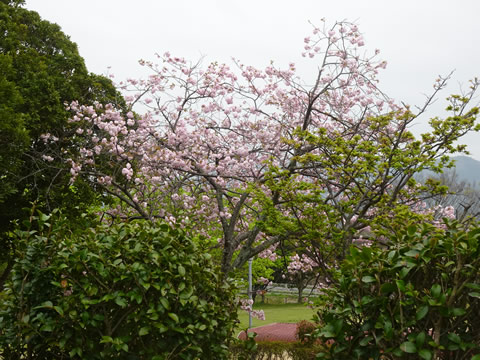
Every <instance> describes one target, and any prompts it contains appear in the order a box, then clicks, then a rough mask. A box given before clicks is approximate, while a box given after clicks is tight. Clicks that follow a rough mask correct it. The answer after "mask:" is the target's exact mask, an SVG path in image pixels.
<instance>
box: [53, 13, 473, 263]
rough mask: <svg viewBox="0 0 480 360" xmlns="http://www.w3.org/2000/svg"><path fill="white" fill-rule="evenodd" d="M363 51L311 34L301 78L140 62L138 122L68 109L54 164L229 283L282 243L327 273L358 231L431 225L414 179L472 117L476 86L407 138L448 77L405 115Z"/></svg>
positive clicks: (351, 42) (129, 89) (104, 107)
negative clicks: (218, 269) (213, 259)
mask: <svg viewBox="0 0 480 360" xmlns="http://www.w3.org/2000/svg"><path fill="white" fill-rule="evenodd" d="M363 45H364V41H363V38H362V35H361V33H360V32H359V31H358V28H357V26H356V25H355V24H352V23H348V22H341V23H336V24H334V25H333V26H331V27H330V26H327V25H326V24H324V25H323V28H314V29H313V35H312V36H311V37H307V38H305V40H304V49H305V52H304V54H303V55H304V56H305V57H306V58H307V59H308V60H310V59H311V61H313V62H315V63H314V66H315V67H314V68H315V69H316V72H315V73H314V74H313V76H312V78H311V79H308V80H303V79H300V78H299V77H298V75H297V73H296V66H295V64H294V63H291V64H289V66H288V67H287V68H286V69H279V68H277V67H275V66H274V65H273V64H272V65H270V66H267V67H266V68H265V69H263V70H260V69H256V68H254V67H252V66H247V65H244V64H242V63H240V62H239V61H235V63H234V66H233V68H231V67H229V66H228V65H225V64H219V63H216V62H214V63H211V64H209V65H208V66H205V67H203V66H202V64H201V63H190V62H188V61H186V60H185V59H182V58H178V57H174V56H172V55H170V54H169V53H166V54H165V55H164V56H159V58H160V62H161V63H160V64H158V65H157V64H154V63H151V62H146V61H142V62H141V64H142V65H145V66H147V67H148V68H150V69H151V75H150V76H149V77H148V78H147V79H140V80H135V79H130V80H128V81H127V82H126V83H124V84H120V85H121V86H122V88H123V89H124V90H125V91H126V93H127V97H126V99H127V101H128V102H129V103H130V104H131V106H133V105H135V104H141V106H140V107H139V108H138V109H139V110H138V112H139V113H143V115H140V116H137V115H135V114H134V113H133V112H129V113H127V114H122V113H121V112H120V111H118V110H116V109H115V106H112V105H108V104H102V103H97V104H96V105H94V106H88V105H83V104H82V103H81V102H80V101H78V102H74V103H72V104H71V106H70V110H71V111H72V118H71V123H72V126H74V127H76V128H75V131H74V132H72V136H74V137H75V139H76V141H77V143H78V145H79V146H78V147H75V148H70V149H69V151H68V154H65V153H60V152H57V153H56V154H53V153H52V157H55V158H63V159H64V161H66V162H67V163H68V164H69V165H70V171H71V173H72V176H73V178H74V179H83V180H85V181H89V182H90V183H91V184H92V186H95V187H99V188H102V189H103V191H104V192H106V193H110V194H112V195H115V196H116V197H117V198H118V199H119V202H118V203H117V204H116V206H114V207H108V208H106V209H105V210H106V213H108V214H110V215H111V216H113V217H117V218H118V217H119V218H124V219H125V218H139V217H140V218H144V219H150V220H152V219H155V218H159V217H160V218H165V219H166V220H167V221H168V222H169V223H171V224H175V225H176V226H180V227H184V228H190V229H192V230H194V231H197V232H199V233H201V234H203V235H204V236H205V237H207V238H210V239H212V240H213V241H212V244H211V245H212V248H218V247H219V248H221V249H222V255H221V258H222V260H221V261H222V266H223V269H224V271H225V272H228V271H229V270H231V269H234V268H238V267H240V266H242V265H243V264H244V263H245V262H246V261H247V259H248V258H250V257H253V256H256V255H259V254H262V253H264V252H272V251H275V248H276V247H278V246H282V244H283V243H285V242H286V241H290V242H295V244H296V245H295V246H296V247H301V248H304V249H311V251H310V252H311V253H312V254H309V255H310V256H311V257H312V256H313V258H314V259H315V262H316V263H317V264H324V268H325V270H326V269H327V267H328V266H330V265H331V264H332V263H335V261H337V260H339V259H341V258H343V257H344V256H345V255H346V253H347V251H348V248H349V245H350V244H351V243H352V241H353V240H354V238H355V236H356V235H358V233H359V232H360V231H362V230H364V231H371V230H372V229H373V230H378V231H381V230H382V229H383V230H384V228H385V227H388V231H390V232H391V231H395V224H402V223H404V222H405V221H414V220H413V219H416V218H415V217H413V216H412V215H411V211H412V210H415V212H416V213H417V214H419V215H417V216H424V215H425V216H427V215H428V211H425V210H426V209H424V208H423V203H422V202H421V201H420V198H419V194H421V193H426V192H427V190H428V191H430V192H431V191H436V190H435V187H436V186H435V184H433V183H429V184H427V185H426V186H419V185H418V184H417V183H416V181H415V180H414V175H415V174H416V173H418V172H420V171H422V170H424V169H431V170H433V171H438V170H440V169H441V168H442V167H443V166H445V165H448V156H445V155H448V154H451V153H454V152H457V151H463V150H464V147H462V146H457V145H454V144H455V141H456V140H457V139H459V138H460V137H461V136H462V135H463V134H465V133H466V132H468V131H470V130H472V129H474V127H475V119H476V114H477V112H478V110H477V109H476V108H470V107H469V100H470V97H471V96H472V95H473V94H474V93H475V91H476V89H477V86H478V83H477V82H473V83H472V88H471V92H470V93H468V94H466V96H452V97H451V98H450V105H449V110H450V111H451V116H449V117H447V118H445V119H439V118H434V119H432V120H431V121H430V124H431V126H432V128H433V130H432V132H431V133H426V134H423V135H422V136H421V138H420V139H415V137H414V136H413V135H412V133H411V132H410V131H409V127H410V126H411V124H412V123H413V122H414V121H416V119H417V118H418V117H419V116H420V115H422V114H423V113H424V110H425V109H426V108H427V107H428V105H429V104H430V103H431V101H432V100H433V98H434V97H435V96H436V95H437V92H438V91H440V90H441V89H442V88H443V87H444V86H445V84H446V81H447V79H444V78H439V79H438V80H437V82H436V83H435V85H434V93H433V94H432V97H431V98H429V99H427V101H426V103H425V106H423V107H421V108H420V110H419V111H417V112H416V113H414V112H413V111H411V109H410V108H409V107H407V106H403V105H400V104H398V103H396V102H395V101H394V100H392V99H390V98H389V97H388V96H387V95H385V94H384V93H383V92H382V91H381V90H380V89H379V88H378V79H377V74H378V72H379V71H380V70H381V69H382V68H385V65H386V62H385V61H382V60H379V59H377V57H378V52H375V53H374V54H369V53H368V52H367V51H363V50H362V46H363ZM44 140H45V143H46V144H52V145H55V144H56V140H55V138H53V137H51V136H50V137H46V138H45V139H44ZM105 159H108V162H105V161H104V160H105ZM427 188H428V189H427ZM395 219H397V220H395Z"/></svg>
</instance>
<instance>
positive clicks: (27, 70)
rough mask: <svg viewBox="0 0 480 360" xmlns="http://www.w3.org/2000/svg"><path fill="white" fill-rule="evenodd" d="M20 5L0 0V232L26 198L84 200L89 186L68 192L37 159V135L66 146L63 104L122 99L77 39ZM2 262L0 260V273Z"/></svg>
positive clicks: (57, 202) (48, 203) (47, 202)
mask: <svg viewBox="0 0 480 360" xmlns="http://www.w3.org/2000/svg"><path fill="white" fill-rule="evenodd" d="M22 3H23V2H22V1H5V0H4V1H1V2H0V34H1V36H0V117H1V119H2V121H1V122H0V219H1V220H0V233H3V232H4V231H5V230H7V229H8V228H9V226H10V222H11V220H13V219H18V218H20V217H21V216H22V208H24V207H29V206H30V202H33V201H36V202H38V203H39V206H45V207H52V206H61V205H62V204H69V206H71V207H72V208H73V207H74V206H76V205H78V201H77V200H78V199H79V198H80V194H81V196H82V197H83V200H82V201H84V202H87V203H88V201H89V200H88V199H89V198H91V197H92V193H91V192H90V191H89V190H87V189H86V188H83V189H82V187H81V184H78V185H77V188H76V193H73V192H72V191H71V190H70V189H69V183H68V179H66V178H65V176H64V172H59V171H58V167H57V169H56V170H54V171H52V170H48V169H47V168H46V167H45V166H44V165H43V164H42V162H43V160H42V158H41V154H42V152H44V145H43V142H42V141H40V136H41V134H44V133H50V134H52V136H55V137H56V138H58V139H59V146H67V145H68V144H71V142H70V143H69V142H68V141H72V139H68V140H65V139H64V135H63V134H64V128H65V126H66V124H67V119H68V113H67V111H66V110H65V105H64V103H65V102H70V101H72V100H73V99H81V100H80V101H82V103H87V104H88V103H92V102H93V101H95V100H96V101H102V102H113V103H117V102H118V101H122V100H121V97H117V92H116V90H115V88H114V87H113V86H112V84H111V82H110V80H108V79H107V78H104V77H102V76H97V75H94V74H89V73H88V71H87V69H86V67H85V63H84V60H83V59H82V57H81V56H80V55H79V54H78V49H77V46H76V44H75V43H73V42H72V41H71V40H70V39H69V37H68V36H67V35H65V34H64V33H63V32H62V31H61V29H60V27H59V26H58V25H56V24H52V23H50V22H48V21H44V20H42V19H41V18H40V16H39V15H38V14H37V13H36V12H33V11H29V10H26V9H24V8H23V7H22V6H21V5H22ZM89 193H90V195H88V194H89ZM0 247H1V249H0V254H2V255H1V256H3V255H5V254H10V250H11V249H9V244H8V243H7V242H6V240H5V239H4V238H3V240H2V241H1V243H0ZM5 260H6V259H0V271H1V270H2V265H4V261H5ZM0 278H2V276H1V275H0Z"/></svg>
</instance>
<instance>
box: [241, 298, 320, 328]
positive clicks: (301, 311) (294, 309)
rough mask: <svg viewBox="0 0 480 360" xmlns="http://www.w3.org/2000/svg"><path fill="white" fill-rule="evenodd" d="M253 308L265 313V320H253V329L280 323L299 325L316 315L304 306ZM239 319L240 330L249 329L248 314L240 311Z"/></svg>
mask: <svg viewBox="0 0 480 360" xmlns="http://www.w3.org/2000/svg"><path fill="white" fill-rule="evenodd" d="M253 308H254V309H255V310H263V311H265V320H264V321H262V320H258V319H255V318H254V319H252V320H253V321H252V327H257V326H263V325H268V324H271V323H278V322H287V323H297V322H299V321H301V320H311V319H312V317H313V314H314V311H313V310H312V309H310V308H309V307H307V306H306V305H304V304H254V306H253ZM238 318H239V320H240V325H239V326H238V328H239V329H245V328H247V327H248V313H247V312H246V311H243V310H238Z"/></svg>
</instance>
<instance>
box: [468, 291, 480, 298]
mask: <svg viewBox="0 0 480 360" xmlns="http://www.w3.org/2000/svg"><path fill="white" fill-rule="evenodd" d="M468 296H471V297H474V298H478V299H480V293H479V292H471V293H468Z"/></svg>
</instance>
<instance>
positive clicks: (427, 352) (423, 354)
mask: <svg viewBox="0 0 480 360" xmlns="http://www.w3.org/2000/svg"><path fill="white" fill-rule="evenodd" d="M418 356H420V357H421V358H422V359H425V360H431V359H432V356H433V354H432V352H431V351H430V350H427V349H421V350H420V351H419V352H418Z"/></svg>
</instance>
